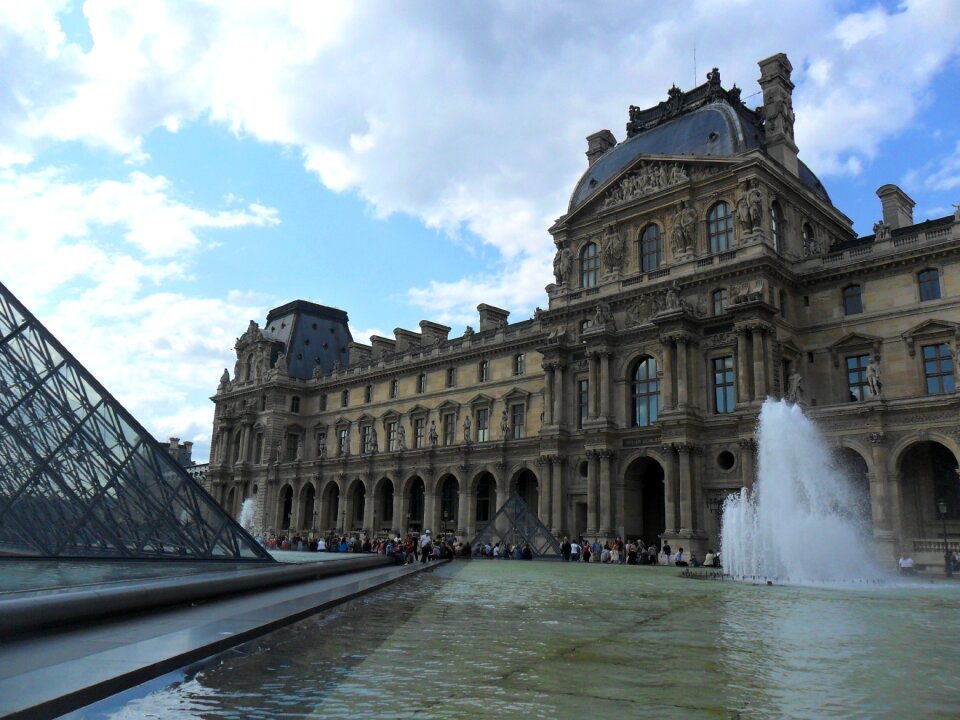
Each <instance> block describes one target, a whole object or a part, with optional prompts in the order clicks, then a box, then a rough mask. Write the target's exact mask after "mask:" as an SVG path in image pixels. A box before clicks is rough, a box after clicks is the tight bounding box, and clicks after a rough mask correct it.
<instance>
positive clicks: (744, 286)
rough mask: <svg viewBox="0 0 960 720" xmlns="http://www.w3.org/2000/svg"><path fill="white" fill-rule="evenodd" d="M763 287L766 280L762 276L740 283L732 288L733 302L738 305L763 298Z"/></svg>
mask: <svg viewBox="0 0 960 720" xmlns="http://www.w3.org/2000/svg"><path fill="white" fill-rule="evenodd" d="M765 289H766V281H765V280H764V279H763V278H756V279H755V280H751V281H749V282H744V283H740V284H739V285H736V286H734V288H733V304H734V305H739V304H740V303H745V302H753V301H755V300H763V298H764V296H765Z"/></svg>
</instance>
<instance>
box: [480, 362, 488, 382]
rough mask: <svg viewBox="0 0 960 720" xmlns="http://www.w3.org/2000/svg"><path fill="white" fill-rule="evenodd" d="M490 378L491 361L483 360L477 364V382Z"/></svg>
mask: <svg viewBox="0 0 960 720" xmlns="http://www.w3.org/2000/svg"><path fill="white" fill-rule="evenodd" d="M489 379H490V361H489V360H481V361H480V364H479V365H477V382H486V381H487V380H489Z"/></svg>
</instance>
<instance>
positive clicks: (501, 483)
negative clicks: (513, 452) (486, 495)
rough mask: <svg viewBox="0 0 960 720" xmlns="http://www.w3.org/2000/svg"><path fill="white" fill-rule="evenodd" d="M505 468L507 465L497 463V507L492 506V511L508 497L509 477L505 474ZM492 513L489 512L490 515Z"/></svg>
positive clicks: (500, 505)
mask: <svg viewBox="0 0 960 720" xmlns="http://www.w3.org/2000/svg"><path fill="white" fill-rule="evenodd" d="M506 469H507V466H506V465H505V464H504V463H499V464H498V465H497V472H498V476H497V507H496V508H494V511H493V513H495V512H496V511H497V510H499V509H500V508H502V507H503V504H504V503H505V502H507V498H509V497H510V478H508V477H507V475H506ZM493 513H490V517H493Z"/></svg>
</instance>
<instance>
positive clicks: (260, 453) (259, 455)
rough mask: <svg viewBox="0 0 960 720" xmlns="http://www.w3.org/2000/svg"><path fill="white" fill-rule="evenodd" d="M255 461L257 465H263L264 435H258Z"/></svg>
mask: <svg viewBox="0 0 960 720" xmlns="http://www.w3.org/2000/svg"><path fill="white" fill-rule="evenodd" d="M253 461H254V462H255V463H257V465H261V464H262V463H263V433H257V439H256V440H255V441H254V443H253Z"/></svg>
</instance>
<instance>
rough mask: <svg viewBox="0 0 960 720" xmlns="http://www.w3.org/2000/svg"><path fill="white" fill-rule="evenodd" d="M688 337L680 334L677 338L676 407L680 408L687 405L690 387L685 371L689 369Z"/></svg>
mask: <svg viewBox="0 0 960 720" xmlns="http://www.w3.org/2000/svg"><path fill="white" fill-rule="evenodd" d="M688 342H689V338H687V337H686V336H684V335H681V336H680V337H678V338H677V407H678V408H680V409H681V410H683V409H685V408H686V407H687V401H688V398H689V392H690V388H689V386H688V385H687V383H688V380H687V371H688V369H689V360H688V358H687V343H688Z"/></svg>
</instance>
